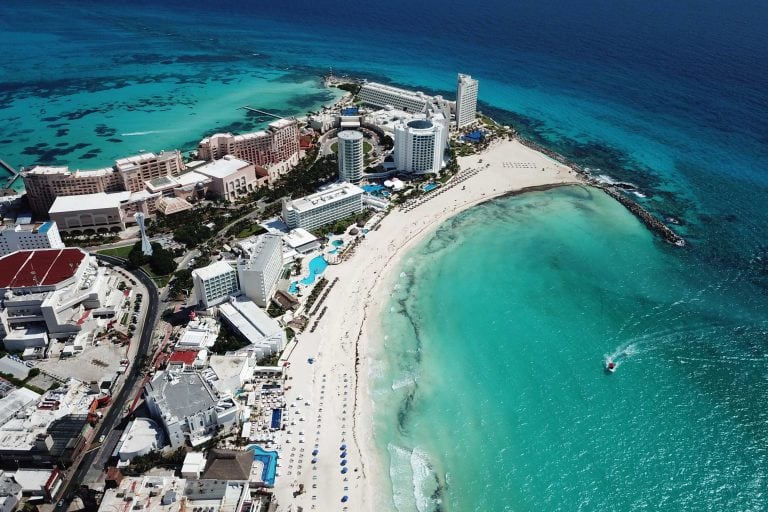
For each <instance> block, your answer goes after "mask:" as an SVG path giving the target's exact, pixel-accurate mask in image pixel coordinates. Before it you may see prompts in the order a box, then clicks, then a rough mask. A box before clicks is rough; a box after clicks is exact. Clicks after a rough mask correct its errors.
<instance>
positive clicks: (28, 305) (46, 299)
mask: <svg viewBox="0 0 768 512" xmlns="http://www.w3.org/2000/svg"><path fill="white" fill-rule="evenodd" d="M118 281H119V279H118V277H117V276H116V275H114V274H112V273H110V272H109V271H108V269H107V268H106V267H100V266H99V265H98V263H97V261H96V259H95V258H94V257H93V256H90V255H88V254H87V253H86V252H85V251H83V250H82V249H78V248H66V249H39V250H34V251H18V252H15V253H13V254H9V255H6V256H3V257H1V258H0V304H1V305H2V307H1V308H0V336H3V337H4V338H5V341H6V342H7V344H10V345H12V348H7V350H24V349H26V348H30V347H41V346H45V345H46V344H47V340H48V338H65V337H69V336H73V335H77V334H78V333H80V332H81V331H83V329H84V327H89V326H90V325H91V324H90V322H91V321H92V317H96V316H98V317H111V316H114V315H115V313H116V312H117V310H119V308H120V307H121V306H122V303H123V301H124V299H125V296H124V294H123V292H121V291H120V290H118V289H117V284H118ZM43 329H44V330H43ZM6 347H8V345H6Z"/></svg>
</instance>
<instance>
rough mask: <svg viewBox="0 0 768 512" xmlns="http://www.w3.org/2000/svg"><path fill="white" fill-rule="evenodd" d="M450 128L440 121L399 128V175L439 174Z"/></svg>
mask: <svg viewBox="0 0 768 512" xmlns="http://www.w3.org/2000/svg"><path fill="white" fill-rule="evenodd" d="M445 135H447V127H446V126H444V125H443V123H442V122H441V121H440V120H438V119H413V120H411V121H408V122H401V123H399V124H398V125H396V126H395V166H397V169H398V170H399V171H403V172H409V173H415V174H426V173H435V174H437V173H439V172H440V169H441V168H442V166H443V153H444V152H445V144H446V137H445Z"/></svg>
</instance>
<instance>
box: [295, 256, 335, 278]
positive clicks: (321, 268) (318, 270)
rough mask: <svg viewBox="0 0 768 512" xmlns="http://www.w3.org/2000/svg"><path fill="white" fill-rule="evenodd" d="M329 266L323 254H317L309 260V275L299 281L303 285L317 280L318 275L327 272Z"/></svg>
mask: <svg viewBox="0 0 768 512" xmlns="http://www.w3.org/2000/svg"><path fill="white" fill-rule="evenodd" d="M327 267H328V262H327V261H325V258H323V256H322V255H320V256H315V257H314V258H312V259H311V260H310V261H309V275H308V276H307V277H305V278H304V279H302V280H301V281H299V282H300V283H301V284H303V285H310V284H312V283H314V282H315V279H317V276H319V275H320V274H322V273H323V272H325V269H326V268H327Z"/></svg>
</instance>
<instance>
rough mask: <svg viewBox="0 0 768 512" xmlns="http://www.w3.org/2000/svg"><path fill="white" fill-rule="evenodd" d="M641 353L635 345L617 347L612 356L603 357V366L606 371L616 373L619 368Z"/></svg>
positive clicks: (628, 344)
mask: <svg viewBox="0 0 768 512" xmlns="http://www.w3.org/2000/svg"><path fill="white" fill-rule="evenodd" d="M639 353H640V351H639V350H638V348H637V345H636V344H635V343H625V344H623V345H620V346H619V347H617V348H616V349H615V350H614V351H613V352H611V353H610V354H605V355H604V356H603V365H604V366H605V368H606V370H608V371H610V372H614V371H616V370H617V369H618V367H619V366H621V365H622V364H623V363H625V362H626V361H628V360H629V359H630V358H632V357H634V356H636V355H637V354H639Z"/></svg>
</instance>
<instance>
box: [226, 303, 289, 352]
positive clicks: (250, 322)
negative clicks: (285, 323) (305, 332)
mask: <svg viewBox="0 0 768 512" xmlns="http://www.w3.org/2000/svg"><path fill="white" fill-rule="evenodd" d="M219 313H221V315H223V316H224V317H225V318H226V319H227V320H228V321H229V322H230V323H232V325H234V326H235V327H237V329H238V330H239V331H240V332H241V333H242V334H243V336H245V337H246V338H247V339H248V341H250V342H251V343H254V344H255V343H259V342H260V341H261V340H263V339H265V338H269V337H270V336H273V335H275V334H279V333H280V332H281V331H282V329H281V328H280V324H278V323H277V322H276V321H275V320H274V319H273V318H271V317H270V316H269V315H267V314H266V313H265V312H264V311H262V310H261V308H259V307H258V306H257V305H256V304H255V303H253V301H250V300H247V299H243V298H238V299H237V300H233V301H231V302H225V303H224V304H222V305H221V306H219Z"/></svg>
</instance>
